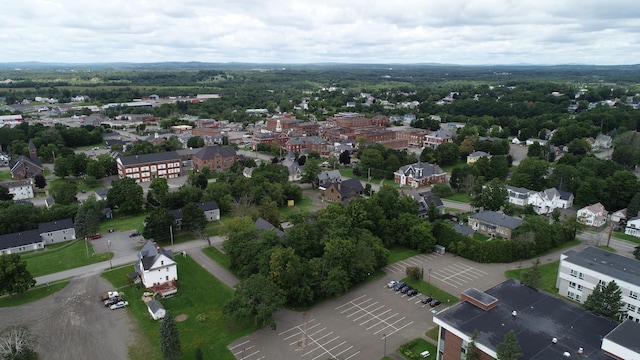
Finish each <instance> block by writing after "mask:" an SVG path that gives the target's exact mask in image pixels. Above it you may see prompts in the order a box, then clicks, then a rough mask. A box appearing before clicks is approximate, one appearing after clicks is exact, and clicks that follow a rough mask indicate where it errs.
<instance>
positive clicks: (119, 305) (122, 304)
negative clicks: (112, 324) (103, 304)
mask: <svg viewBox="0 0 640 360" xmlns="http://www.w3.org/2000/svg"><path fill="white" fill-rule="evenodd" d="M127 306H129V302H128V301H120V302H117V303H115V304H113V305H111V307H110V309H111V310H115V309H120V308H123V307H127Z"/></svg>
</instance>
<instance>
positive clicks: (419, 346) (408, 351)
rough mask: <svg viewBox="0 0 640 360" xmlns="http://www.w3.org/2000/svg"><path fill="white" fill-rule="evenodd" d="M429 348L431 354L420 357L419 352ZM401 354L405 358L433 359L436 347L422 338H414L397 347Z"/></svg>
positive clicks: (436, 350)
mask: <svg viewBox="0 0 640 360" xmlns="http://www.w3.org/2000/svg"><path fill="white" fill-rule="evenodd" d="M425 350H429V352H430V353H431V355H429V356H428V357H426V358H423V357H420V353H421V352H423V351H425ZM396 352H397V353H398V354H400V355H402V357H404V358H405V359H418V358H420V359H432V360H435V358H436V353H437V352H438V348H437V347H436V346H435V345H434V344H432V343H430V342H428V341H427V340H425V339H423V338H415V339H413V340H411V341H409V342H406V343H404V344H402V345H400V347H399V348H398V350H397V351H396Z"/></svg>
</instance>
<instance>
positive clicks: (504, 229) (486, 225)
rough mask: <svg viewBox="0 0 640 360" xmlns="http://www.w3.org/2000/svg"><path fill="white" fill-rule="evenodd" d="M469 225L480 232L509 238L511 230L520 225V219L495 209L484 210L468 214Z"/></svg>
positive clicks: (511, 233)
mask: <svg viewBox="0 0 640 360" xmlns="http://www.w3.org/2000/svg"><path fill="white" fill-rule="evenodd" d="M468 221H469V226H470V227H471V228H472V229H473V230H474V231H477V232H479V233H481V234H484V235H487V236H491V237H494V236H498V237H501V238H503V239H511V237H512V235H513V231H514V230H515V229H516V228H517V227H518V226H520V225H522V219H520V218H517V217H513V216H509V215H505V214H504V213H499V212H496V211H490V210H484V211H481V212H479V213H476V214H473V215H469V218H468Z"/></svg>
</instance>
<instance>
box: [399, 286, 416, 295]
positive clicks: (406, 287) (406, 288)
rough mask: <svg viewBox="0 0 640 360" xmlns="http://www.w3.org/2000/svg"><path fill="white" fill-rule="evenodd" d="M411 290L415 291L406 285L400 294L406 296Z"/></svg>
mask: <svg viewBox="0 0 640 360" xmlns="http://www.w3.org/2000/svg"><path fill="white" fill-rule="evenodd" d="M411 289H413V288H412V287H411V286H409V285H406V286H405V287H403V288H402V289H400V292H401V293H403V294H406V293H407V291H409V290H411Z"/></svg>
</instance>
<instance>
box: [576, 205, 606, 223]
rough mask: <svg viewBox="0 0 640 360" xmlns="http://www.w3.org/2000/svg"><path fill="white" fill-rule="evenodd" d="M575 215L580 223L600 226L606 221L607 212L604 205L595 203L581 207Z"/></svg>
mask: <svg viewBox="0 0 640 360" xmlns="http://www.w3.org/2000/svg"><path fill="white" fill-rule="evenodd" d="M576 215H577V217H578V221H580V222H581V223H583V224H585V225H588V226H593V227H600V226H602V225H604V224H605V223H606V222H607V215H608V212H607V210H606V209H605V208H604V205H602V204H600V203H596V204H591V205H589V206H585V207H583V208H582V209H580V210H578V213H577V214H576Z"/></svg>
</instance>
